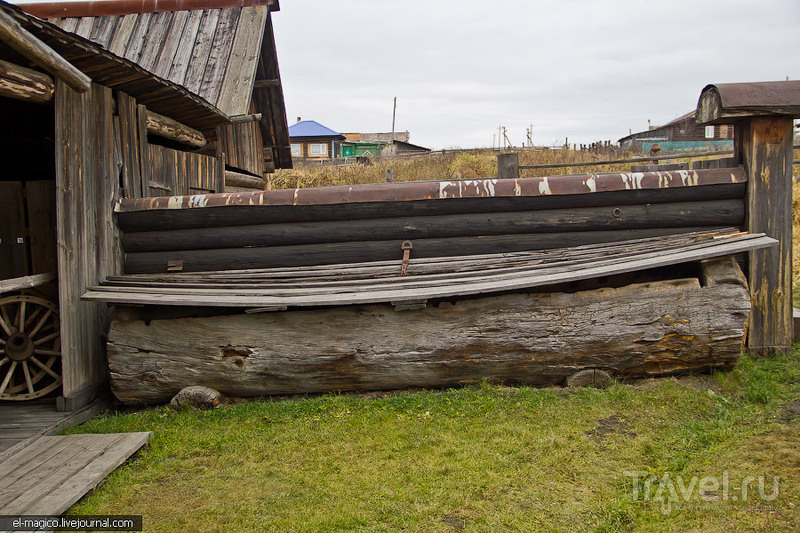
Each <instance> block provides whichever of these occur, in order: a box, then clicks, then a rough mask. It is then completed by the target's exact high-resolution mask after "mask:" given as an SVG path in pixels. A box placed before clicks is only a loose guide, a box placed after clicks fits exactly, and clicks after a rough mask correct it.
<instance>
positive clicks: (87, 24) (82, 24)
mask: <svg viewBox="0 0 800 533" xmlns="http://www.w3.org/2000/svg"><path fill="white" fill-rule="evenodd" d="M94 23H95V17H81V18H80V20H79V21H78V25H77V26H76V27H75V33H76V34H78V35H80V36H81V37H83V38H84V39H88V38H89V37H90V36H91V34H92V28H93V27H94Z"/></svg>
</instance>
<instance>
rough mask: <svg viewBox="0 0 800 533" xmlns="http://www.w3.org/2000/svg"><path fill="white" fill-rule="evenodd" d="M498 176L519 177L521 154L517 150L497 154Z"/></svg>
mask: <svg viewBox="0 0 800 533" xmlns="http://www.w3.org/2000/svg"><path fill="white" fill-rule="evenodd" d="M497 177H498V178H501V179H502V178H510V179H517V178H519V154H517V152H506V153H503V154H498V155H497Z"/></svg>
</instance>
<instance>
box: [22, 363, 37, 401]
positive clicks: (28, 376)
mask: <svg viewBox="0 0 800 533" xmlns="http://www.w3.org/2000/svg"><path fill="white" fill-rule="evenodd" d="M22 373H23V374H25V383H26V384H27V385H28V392H29V393H30V394H34V392H35V391H34V390H33V382H32V381H31V372H30V370H29V369H28V362H27V361H23V362H22Z"/></svg>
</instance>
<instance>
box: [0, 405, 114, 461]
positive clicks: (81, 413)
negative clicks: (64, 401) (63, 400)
mask: <svg viewBox="0 0 800 533" xmlns="http://www.w3.org/2000/svg"><path fill="white" fill-rule="evenodd" d="M107 407H108V402H106V401H103V400H98V401H95V402H92V403H91V404H89V405H87V406H86V407H84V408H82V409H79V410H77V411H71V412H59V411H56V401H55V399H54V398H44V399H41V400H35V401H31V402H8V403H0V461H1V460H2V459H3V457H4V456H5V455H6V454H7V453H8V452H12V453H13V451H14V450H12V448H14V449H16V448H18V447H20V446H24V445H25V441H27V440H32V439H35V438H37V437H41V436H42V435H54V434H56V433H58V431H60V430H61V429H63V428H65V427H69V426H75V425H78V424H82V423H83V422H86V421H87V420H89V419H90V418H92V417H93V416H95V415H97V414H99V413H100V412H101V411H102V410H104V409H106V408H107Z"/></svg>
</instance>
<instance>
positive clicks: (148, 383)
mask: <svg viewBox="0 0 800 533" xmlns="http://www.w3.org/2000/svg"><path fill="white" fill-rule="evenodd" d="M709 264H710V265H713V268H709V266H708V265H709ZM700 270H701V271H703V272H704V273H703V275H702V278H703V280H704V283H706V285H701V283H700V281H699V280H698V279H697V278H688V279H678V280H664V281H657V282H652V283H636V284H630V285H625V286H622V287H619V288H603V289H596V290H586V291H580V292H575V293H538V294H537V293H532V294H524V293H515V294H507V295H502V296H494V297H484V298H477V299H466V300H459V301H457V302H451V303H444V302H443V303H441V304H439V305H438V306H437V307H432V306H428V307H425V308H423V309H418V310H411V311H404V312H397V311H395V310H393V308H392V307H391V306H390V305H388V304H386V305H380V304H376V305H367V306H346V307H336V308H329V309H317V310H308V311H287V312H278V313H261V314H237V315H226V316H214V317H204V318H180V319H171V320H152V321H151V320H147V321H143V320H138V319H130V318H126V315H125V312H124V310H117V312H116V318H115V320H114V321H113V322H112V326H111V331H110V333H109V338H108V362H109V370H110V373H111V385H112V390H113V392H114V394H115V395H116V396H117V398H119V399H120V400H121V401H123V402H125V403H128V404H146V403H158V402H166V401H168V400H169V399H170V398H171V397H172V396H173V395H175V393H177V392H178V391H179V390H181V389H182V388H184V387H187V386H192V385H204V386H209V387H213V388H215V389H216V390H219V391H220V392H222V393H223V394H225V395H227V396H233V397H249V396H260V395H272V394H293V393H315V392H324V391H335V390H381V389H397V388H403V387H411V386H423V387H441V386H450V385H457V384H460V383H465V382H471V381H476V380H481V379H488V380H491V381H504V382H507V383H527V384H532V385H548V384H558V383H562V382H564V380H565V379H566V378H567V377H568V376H570V375H572V374H574V373H575V372H578V371H581V370H585V369H590V368H596V369H601V370H604V371H605V372H608V373H609V374H611V375H612V376H614V377H616V378H636V377H646V376H659V375H667V374H677V373H684V372H690V371H702V370H708V369H728V368H731V367H733V366H734V365H735V364H736V362H737V360H738V358H739V356H740V352H741V347H742V338H743V335H744V331H745V326H746V323H747V319H748V315H749V312H750V302H749V299H748V290H747V287H746V283H745V282H744V277H743V275H742V273H741V271H740V270H739V269H738V266H737V265H736V263H735V261H733V260H732V259H731V258H730V257H729V258H725V259H724V260H723V261H722V262H719V261H716V262H711V263H705V264H703V265H701V267H700Z"/></svg>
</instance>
